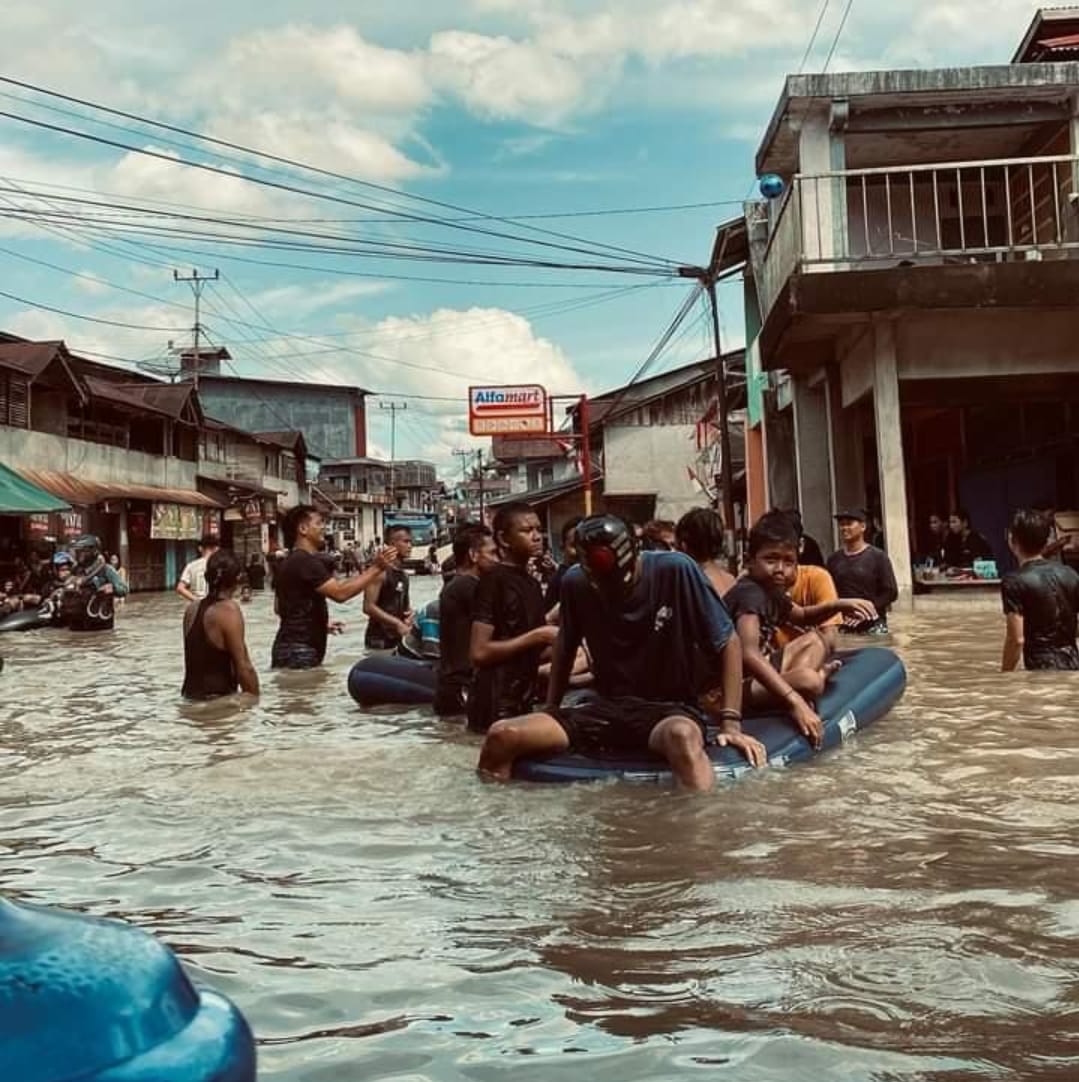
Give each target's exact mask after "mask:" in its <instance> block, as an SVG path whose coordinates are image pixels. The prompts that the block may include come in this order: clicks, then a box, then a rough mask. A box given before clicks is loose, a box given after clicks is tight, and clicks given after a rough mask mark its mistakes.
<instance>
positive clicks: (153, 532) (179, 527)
mask: <svg viewBox="0 0 1079 1082" xmlns="http://www.w3.org/2000/svg"><path fill="white" fill-rule="evenodd" d="M201 536H202V516H201V515H200V514H199V511H198V508H195V507H188V506H186V505H184V504H178V503H155V504H154V505H153V511H152V512H151V517H150V537H151V538H152V539H153V540H154V541H197V540H198V539H199V538H200V537H201Z"/></svg>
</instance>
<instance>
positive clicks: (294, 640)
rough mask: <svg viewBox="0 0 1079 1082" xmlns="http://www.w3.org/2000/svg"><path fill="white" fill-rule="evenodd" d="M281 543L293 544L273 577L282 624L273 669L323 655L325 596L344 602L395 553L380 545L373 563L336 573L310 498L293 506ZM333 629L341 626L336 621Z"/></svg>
mask: <svg viewBox="0 0 1079 1082" xmlns="http://www.w3.org/2000/svg"><path fill="white" fill-rule="evenodd" d="M282 530H283V532H284V535H285V544H286V545H287V546H288V547H289V548H290V549H291V550H292V551H291V552H290V553H289V554H288V556H287V557H285V559H284V560H283V561H282V562H281V564H280V565H279V567H278V570H277V573H276V575H275V577H274V591H275V594H276V596H275V598H274V610H275V611H276V613H277V615H278V617H279V618H280V621H281V624H280V626H279V627H278V629H277V635H276V637H275V638H274V642H273V651H272V655H271V657H272V663H273V667H274V668H275V669H312V668H314V667H315V666H316V665H321V664H322V660H323V658H324V657H325V656H326V637H327V635H328V633H329V631H330V630H331V627H330V614H329V607H328V606H327V604H326V599H327V598H329V599H330V600H332V601H337V602H339V603H343V602H345V601H349V600H351V599H352V598H354V597H356V596H357V594H361V593H363V591H364V590H365V589H366V587H367V585H368V584H369V583H371V582H374V581H376V580H377V579H378V577H379V576H380V575H381V574H382V572H383V571H385V570H386V569H388V568H390V567H392V566H393V561H394V560H395V559H396V558H397V553H396V551H395V550H394V549H392V548H387V549H383V550H382V551H381V552H380V553H379V554H378V555H377V556H376V557H375V562H374V564H373V565H372V566H371V567H369V568H368V569H367V570H366V571H364V572H362V573H361V574H359V575H356V576H354V577H353V578H349V579H340V580H339V579H335V578H334V577H333V572H332V571H331V570H330V566H329V564H328V562H326V561H325V560H324V559H323V558H322V557H321V556H320V555H319V553H320V550H321V548H322V543H323V534H324V533H325V530H326V523H325V521H324V520H323V518H322V514H321V512H319V511H318V510H316V509H315V508H314V507H311V506H310V505H309V504H300V505H299V506H298V507H293V508H292V509H291V510H290V511H289V512H288V514H286V515H285V520H284V522H283V523H282ZM333 630H340V628H339V626H337V625H335V626H334V628H333Z"/></svg>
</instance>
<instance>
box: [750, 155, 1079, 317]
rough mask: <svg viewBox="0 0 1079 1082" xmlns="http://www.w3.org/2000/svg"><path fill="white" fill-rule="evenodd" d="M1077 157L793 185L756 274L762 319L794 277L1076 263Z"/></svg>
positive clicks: (845, 174) (811, 178) (878, 172)
mask: <svg viewBox="0 0 1079 1082" xmlns="http://www.w3.org/2000/svg"><path fill="white" fill-rule="evenodd" d="M1077 252H1079V156H1075V155H1059V156H1053V157H1041V158H1006V159H997V160H992V161H976V162H948V163H942V164H936V165H913V166H904V167H901V168H887V169H848V170H843V171H837V172H831V173H819V174H814V175H805V176H802V175H799V176H796V177H795V178H794V181H793V183H792V184H791V186H790V188H789V189H788V191H787V193H786V195H785V197H784V199H783V202H782V203H781V204H780V206H779V207H778V209H777V210H775V211H773V216H772V227H771V231H770V235H769V239H768V245H767V247H766V249H765V254H764V258H763V261H762V263H761V266H760V267H759V269H758V274H757V277H758V280H759V285H760V300H761V306H762V308H763V310H764V313H767V312H769V311H771V308H772V306H773V304H774V303H775V301H776V298H777V297H778V296H779V293H780V291H781V290H782V288H783V285H784V283H785V282H786V281H787V279H788V278H789V277H790V276H791V275H792V274H793V273H795V272H796V271H802V272H813V271H842V270H865V269H869V268H873V267H894V266H898V265H917V264H925V263H937V264H941V263H980V262H1005V261H1009V260H1016V259H1065V258H1075V257H1076V253H1077Z"/></svg>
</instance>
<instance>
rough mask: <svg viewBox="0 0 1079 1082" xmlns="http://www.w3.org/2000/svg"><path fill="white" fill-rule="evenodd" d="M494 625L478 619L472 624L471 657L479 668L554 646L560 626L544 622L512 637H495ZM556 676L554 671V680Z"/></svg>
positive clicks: (474, 664) (499, 663)
mask: <svg viewBox="0 0 1079 1082" xmlns="http://www.w3.org/2000/svg"><path fill="white" fill-rule="evenodd" d="M494 633H495V629H494V625H493V624H487V623H484V622H482V621H480V620H476V621H474V622H473V624H472V638H471V640H470V642H469V651H468V652H469V659H470V660H471V662H472V664H473V666H474V667H475V668H477V669H487V668H490V667H491V666H493V665H501V664H502V663H503V662H504V661H509V660H510V659H511V658H515V657H516V656H517V655H518V654H523V653H525V652H526V651H528V650H539V649H542V648H543V647H544V646H552V645H553V644H554V643H555V642H556V641H557V639H558V628H557V627H552V626H551V625H550V624H542V625H540V626H539V627H534V628H533V629H532V630H531V631H526V632H525V633H524V634H523V635H517V636H515V637H514V638H512V639H495V638H494ZM553 678H554V676H553V673H552V680H553Z"/></svg>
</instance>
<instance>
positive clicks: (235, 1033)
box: [0, 899, 255, 1082]
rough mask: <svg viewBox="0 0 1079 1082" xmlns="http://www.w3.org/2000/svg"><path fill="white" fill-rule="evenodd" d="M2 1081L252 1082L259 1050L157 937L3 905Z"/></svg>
mask: <svg viewBox="0 0 1079 1082" xmlns="http://www.w3.org/2000/svg"><path fill="white" fill-rule="evenodd" d="M0 1079H3V1080H4V1082H75V1080H78V1082H254V1079H255V1041H254V1038H253V1037H252V1035H251V1030H250V1029H248V1026H247V1023H246V1022H245V1021H244V1019H243V1017H242V1016H241V1015H240V1013H239V1011H237V1010H236V1008H235V1007H233V1006H232V1004H231V1003H229V1001H228V1000H227V999H225V998H224V996H221V995H218V994H217V993H216V992H210V991H208V990H206V989H199V988H196V987H195V986H194V985H193V984H192V983H191V982H190V981H189V980H188V979H187V977H186V976H185V975H184V972H183V970H182V969H181V968H180V964H179V962H177V961H176V958H175V956H174V955H173V954H172V952H171V951H170V950H169V949H168V948H167V947H164V946H162V945H161V944H160V943H158V942H157V940H155V939H154V938H153V937H152V936H149V935H147V934H146V933H145V932H143V931H140V930H139V929H138V928H133V927H131V926H130V925H126V924H121V923H120V922H118V921H112V920H100V919H97V918H94V917H86V916H83V915H82V914H80V913H65V912H63V911H62V910H55V909H42V908H40V907H39V906H30V905H27V906H23V905H13V904H11V903H10V902H6V901H3V900H2V899H0Z"/></svg>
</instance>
